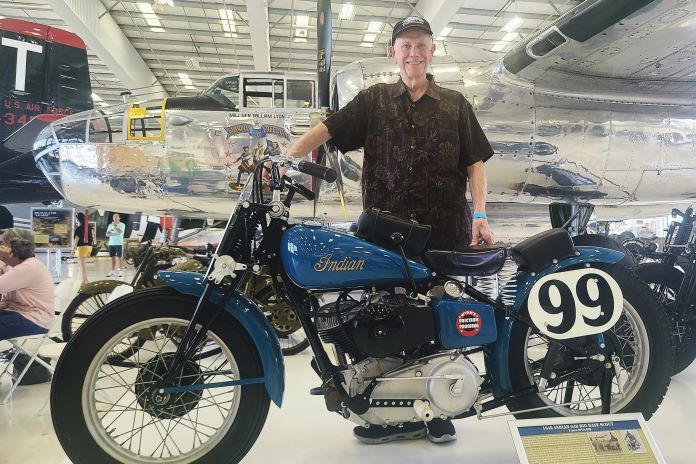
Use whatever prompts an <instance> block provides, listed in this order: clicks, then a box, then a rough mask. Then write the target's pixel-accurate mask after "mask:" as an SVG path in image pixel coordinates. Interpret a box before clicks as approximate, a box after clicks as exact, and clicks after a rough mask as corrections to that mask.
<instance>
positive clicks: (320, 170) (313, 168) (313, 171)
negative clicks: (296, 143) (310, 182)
mask: <svg viewBox="0 0 696 464" xmlns="http://www.w3.org/2000/svg"><path fill="white" fill-rule="evenodd" d="M297 170H298V171H300V172H304V173H305V174H309V175H310V176H314V177H319V178H320V179H324V180H325V181H326V182H329V183H331V182H334V181H335V180H336V177H338V175H337V174H336V171H334V170H333V169H331V168H327V167H324V166H322V165H320V164H316V163H310V162H309V161H300V162H299V163H297Z"/></svg>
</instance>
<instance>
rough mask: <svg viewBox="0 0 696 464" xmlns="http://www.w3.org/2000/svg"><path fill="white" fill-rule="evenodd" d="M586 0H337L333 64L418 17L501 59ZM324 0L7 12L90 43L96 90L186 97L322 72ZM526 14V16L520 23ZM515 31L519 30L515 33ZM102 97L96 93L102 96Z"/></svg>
mask: <svg viewBox="0 0 696 464" xmlns="http://www.w3.org/2000/svg"><path fill="white" fill-rule="evenodd" d="M579 3H581V1H579V0H519V1H516V0H486V1H482V0H419V1H414V0H386V1H380V0H351V1H338V0H334V1H333V2H332V15H333V52H332V67H333V69H338V68H340V67H341V66H343V65H346V64H348V63H350V62H352V61H355V60H357V59H360V58H366V57H373V56H384V55H385V54H386V49H387V43H388V41H389V39H390V37H391V30H392V26H393V25H394V24H395V23H396V22H397V21H398V20H399V19H402V18H404V17H406V16H408V15H410V14H412V13H415V14H421V15H423V16H425V18H426V19H428V20H429V21H430V22H431V25H432V27H433V30H434V33H435V35H436V37H437V40H438V42H439V43H444V44H445V45H447V44H449V43H456V44H467V45H473V46H476V47H480V48H483V49H487V50H492V51H495V52H497V53H499V54H500V55H501V56H502V55H503V54H504V53H505V52H506V51H507V50H508V49H509V48H510V47H511V46H512V44H514V43H515V42H517V41H518V40H520V39H521V38H524V37H526V36H527V35H529V34H531V33H533V32H534V31H536V30H538V29H540V28H542V27H544V26H545V25H548V24H549V23H550V22H551V21H553V20H554V19H556V18H557V17H558V16H559V15H561V14H563V13H565V12H566V11H568V10H569V9H571V8H573V7H574V6H576V5H578V4H579ZM316 11H317V2H316V1H315V0H311V1H310V0H144V1H130V0H5V1H0V16H3V17H6V18H18V19H24V20H28V21H34V22H38V23H42V24H46V25H51V26H57V27H61V28H63V29H66V30H69V31H71V32H75V33H77V34H78V35H80V36H81V37H82V38H83V39H84V40H85V42H86V43H87V49H88V53H89V65H90V73H91V78H92V90H93V92H94V94H96V95H97V96H98V98H100V99H102V100H103V102H100V101H96V102H95V103H99V104H102V105H107V104H115V103H119V102H120V93H121V92H123V91H125V90H131V91H133V93H134V95H136V96H138V98H141V99H144V98H148V97H156V96H162V95H165V94H166V95H169V96H184V95H193V94H196V93H199V92H201V91H203V90H204V89H205V88H207V87H208V86H209V85H210V84H211V83H212V82H213V81H214V80H215V79H216V78H218V77H220V76H221V75H223V74H226V73H232V72H237V71H240V70H254V69H263V68H268V67H270V69H272V70H276V71H278V70H280V71H285V70H289V71H306V72H315V70H316V49H317V45H316V35H317V34H316ZM516 18H518V19H516ZM508 30H512V32H509V31H508ZM95 98H96V97H95Z"/></svg>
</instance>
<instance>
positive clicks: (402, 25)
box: [391, 16, 433, 45]
mask: <svg viewBox="0 0 696 464" xmlns="http://www.w3.org/2000/svg"><path fill="white" fill-rule="evenodd" d="M410 27H419V28H421V29H423V30H424V31H426V32H427V33H428V34H430V35H433V30H432V29H430V24H429V23H428V21H426V20H425V19H423V18H421V17H420V16H409V17H408V18H404V19H402V20H401V21H399V22H398V23H396V24H395V25H394V29H392V39H391V43H392V45H393V44H394V41H395V40H396V38H397V37H398V36H399V34H401V33H402V32H404V31H405V30H406V29H408V28H410Z"/></svg>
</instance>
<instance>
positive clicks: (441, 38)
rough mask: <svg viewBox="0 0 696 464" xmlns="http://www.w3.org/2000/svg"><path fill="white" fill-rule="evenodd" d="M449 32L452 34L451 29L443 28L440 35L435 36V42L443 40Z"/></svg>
mask: <svg viewBox="0 0 696 464" xmlns="http://www.w3.org/2000/svg"><path fill="white" fill-rule="evenodd" d="M450 32H452V28H451V27H443V28H442V32H440V35H438V36H437V40H443V39H444V38H445V37H447V36H448V35H449V33H450Z"/></svg>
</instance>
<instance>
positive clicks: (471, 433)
mask: <svg viewBox="0 0 696 464" xmlns="http://www.w3.org/2000/svg"><path fill="white" fill-rule="evenodd" d="M108 270H109V261H108V258H97V259H95V260H93V262H92V263H90V265H89V274H90V278H91V279H98V278H101V277H103V276H104V274H106V272H108ZM62 271H63V272H62V273H63V278H65V277H66V276H75V275H76V274H77V265H74V264H70V265H64V269H63V270H62ZM132 275H133V271H132V270H128V271H127V272H126V274H125V276H124V280H126V281H128V280H130V278H131V277H132ZM4 348H5V345H4V344H3V343H2V342H0V350H2V349H4ZM310 360H311V357H310V354H309V352H308V351H305V352H303V353H301V354H299V355H296V356H292V357H289V358H286V376H287V378H286V391H285V397H284V402H283V407H282V408H280V409H279V408H277V407H275V406H274V405H273V404H272V405H271V409H270V413H269V415H268V419H267V422H266V424H265V427H264V429H263V431H262V432H261V435H260V437H259V439H258V441H257V442H256V444H255V445H254V447H253V448H252V450H251V452H250V453H249V454H248V455H247V457H246V458H245V459H244V463H249V464H261V463H264V464H267V463H269V462H276V461H277V462H283V463H304V464H311V463H316V464H324V463H325V462H327V461H331V462H339V463H344V462H345V463H347V462H360V463H363V464H369V463H375V464H377V463H380V464H383V463H384V464H389V463H395V464H396V463H398V464H402V463H433V462H442V463H444V462H466V463H477V464H486V463H491V464H492V463H515V462H517V455H516V453H515V450H514V446H513V444H512V439H511V437H510V432H509V429H508V426H507V421H509V420H512V417H511V416H505V417H497V418H493V419H488V420H484V421H477V420H476V419H475V418H469V419H464V420H461V421H458V422H456V423H455V425H456V428H457V434H458V440H457V441H455V442H453V443H448V444H443V445H435V444H432V443H430V442H429V441H427V440H417V441H410V442H397V443H388V444H384V445H373V446H368V445H362V444H360V443H359V442H357V441H356V440H355V439H354V438H353V436H352V433H351V430H352V428H353V424H352V423H350V422H347V421H345V420H343V419H342V418H340V417H339V416H338V415H336V414H335V413H330V412H327V411H326V409H325V406H324V401H323V398H321V397H316V396H310V395H309V394H308V391H309V389H310V388H311V387H313V386H315V385H316V384H317V377H316V375H315V374H314V372H313V371H312V370H311V368H310V366H309V363H310ZM49 388H50V386H49V384H43V385H36V386H28V387H20V388H19V389H18V390H17V391H16V392H15V394H14V396H13V398H12V399H11V401H10V402H9V403H8V404H6V405H4V406H0V464H4V463H7V464H19V463H22V464H68V463H70V461H69V460H68V459H67V457H66V456H65V454H64V453H63V451H62V449H61V447H60V444H59V443H58V440H57V438H56V436H55V434H54V432H53V427H52V423H51V417H50V410H49V409H48V408H46V409H43V410H42V406H43V405H44V403H45V401H46V399H47V397H48V393H49ZM6 389H7V381H6V380H5V381H3V383H2V384H1V385H0V394H1V393H2V392H3V391H6ZM495 412H505V410H504V409H503V408H501V409H500V410H497V411H495ZM648 425H649V427H650V429H651V430H652V432H653V434H654V437H655V440H656V441H657V443H658V446H659V448H660V449H661V451H662V454H663V455H664V457H665V460H666V462H668V463H670V464H687V463H693V462H694V457H693V455H694V449H695V448H694V438H695V437H696V363H695V364H693V365H692V366H691V367H690V368H688V369H687V370H686V371H685V372H683V373H681V374H680V375H678V376H676V377H674V379H673V380H672V383H671V385H670V388H669V391H668V393H667V396H666V398H665V400H664V402H663V403H662V405H661V406H660V409H659V410H658V411H657V413H656V414H655V416H654V417H653V418H652V419H651V420H650V421H649V422H648ZM90 464H92V463H90ZM94 464H98V463H94Z"/></svg>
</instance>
